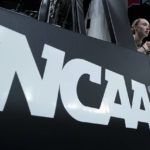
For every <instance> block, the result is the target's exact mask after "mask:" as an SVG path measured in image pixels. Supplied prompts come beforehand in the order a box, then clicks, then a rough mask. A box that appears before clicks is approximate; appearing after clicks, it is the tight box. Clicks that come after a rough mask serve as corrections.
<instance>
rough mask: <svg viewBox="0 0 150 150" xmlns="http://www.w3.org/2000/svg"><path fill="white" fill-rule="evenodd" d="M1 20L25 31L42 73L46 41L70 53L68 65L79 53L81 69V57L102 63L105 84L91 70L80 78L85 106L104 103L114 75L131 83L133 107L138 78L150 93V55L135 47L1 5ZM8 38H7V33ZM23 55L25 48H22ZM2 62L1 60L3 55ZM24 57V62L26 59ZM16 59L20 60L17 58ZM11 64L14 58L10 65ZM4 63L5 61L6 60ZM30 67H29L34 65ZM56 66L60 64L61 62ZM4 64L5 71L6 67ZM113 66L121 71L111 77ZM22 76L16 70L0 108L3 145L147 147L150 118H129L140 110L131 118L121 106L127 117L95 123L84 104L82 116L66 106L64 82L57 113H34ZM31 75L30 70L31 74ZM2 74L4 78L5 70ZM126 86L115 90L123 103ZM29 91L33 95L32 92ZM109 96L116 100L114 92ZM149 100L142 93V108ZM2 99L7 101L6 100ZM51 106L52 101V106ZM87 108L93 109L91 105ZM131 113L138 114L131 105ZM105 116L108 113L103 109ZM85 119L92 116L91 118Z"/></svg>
mask: <svg viewBox="0 0 150 150" xmlns="http://www.w3.org/2000/svg"><path fill="white" fill-rule="evenodd" d="M0 25H1V26H0V30H1V29H2V28H4V29H6V30H7V31H10V33H11V32H13V31H15V33H14V34H21V35H25V36H26V39H27V42H28V44H29V47H30V50H31V53H32V54H33V58H34V60H35V62H36V65H37V69H38V70H39V74H40V76H41V77H43V78H44V74H45V72H44V70H45V66H46V64H47V61H46V59H43V58H42V52H43V47H44V45H45V44H46V45H49V46H52V47H54V48H56V49H59V50H61V52H62V51H63V52H64V53H65V56H64V62H63V67H65V66H66V64H68V62H69V61H71V60H75V59H78V60H79V62H81V64H80V65H78V69H79V70H80V67H81V66H82V62H83V63H84V64H85V66H86V64H89V63H90V64H92V65H96V66H97V67H98V66H99V67H101V75H99V76H101V78H100V80H101V83H100V84H97V83H94V82H91V81H90V79H89V77H90V75H88V74H83V75H82V76H81V77H80V79H79V81H78V83H77V95H78V98H79V100H80V102H81V106H84V107H83V108H87V107H90V108H95V109H98V108H99V107H100V106H101V104H102V99H103V97H104V95H105V94H106V90H108V85H110V83H111V82H112V83H113V81H114V78H115V79H116V80H118V78H119V77H120V79H121V81H124V84H123V85H124V86H125V87H126V88H125V89H124V92H127V93H128V95H129V101H130V105H131V106H132V107H131V108H133V107H134V106H133V105H134V104H135V103H136V102H135V103H134V102H133V98H134V96H135V93H137V92H136V91H135V89H136V87H135V88H134V87H133V80H134V81H136V83H138V84H139V85H141V84H142V85H144V86H145V89H146V92H147V94H148V97H149V93H148V90H147V87H148V86H149V85H150V78H149V77H150V66H149V64H150V60H149V57H148V56H145V55H143V54H140V53H137V52H134V51H131V50H130V49H126V48H123V47H118V46H116V45H114V44H111V43H108V42H104V41H100V40H96V39H94V38H90V37H86V36H83V35H80V34H76V33H73V32H70V31H67V30H64V29H61V28H59V27H55V26H51V25H48V24H45V23H41V22H38V21H37V20H33V19H32V18H28V17H25V16H21V15H18V14H15V13H12V12H8V11H5V10H2V9H1V10H0ZM8 33H9V32H7V35H5V36H6V37H8V39H10V38H9V36H10V35H9V34H8ZM1 34H2V32H1ZM2 37H3V36H1V38H0V40H2ZM14 38H15V37H14ZM5 39H6V40H7V38H5ZM0 42H1V41H0ZM7 42H8V45H12V47H13V46H14V44H16V43H9V42H10V41H9V40H8V41H7ZM19 42H20V40H19V41H18V45H19ZM1 44H2V42H1ZM22 47H24V45H22ZM20 50H21V49H20ZM6 51H7V49H6ZM12 51H14V55H15V56H16V60H18V57H20V55H21V54H20V53H18V55H17V54H16V50H15V49H12ZM4 52H5V51H4V50H2V51H0V53H1V54H0V55H1V56H3V53H4ZM18 52H19V51H18ZM11 55H12V52H11V51H10V53H8V54H7V56H8V57H6V56H5V59H6V60H7V61H8V62H10V61H9V59H11V57H14V56H11ZM22 55H24V54H23V53H22ZM5 59H4V60H5ZM20 61H21V60H20ZM28 61H29V60H26V62H24V63H28ZM0 63H1V64H2V62H1V60H0ZM17 63H18V61H17ZM20 63H22V61H21V62H20ZM12 64H15V65H17V64H16V61H15V60H14V62H13V63H12ZM12 64H10V66H11V65H12ZM19 65H20V64H19ZM0 66H3V64H2V65H0ZM28 67H29V68H30V66H28ZM53 67H54V68H55V67H57V66H53ZM0 69H1V70H2V71H5V70H4V68H0ZM11 69H13V68H11V67H10V70H11ZM26 69H28V68H23V70H26ZM65 69H66V68H65ZM74 69H76V70H77V72H78V69H77V68H73V67H72V70H74ZM87 72H88V71H87ZM108 72H110V73H112V72H113V74H114V76H115V75H116V77H114V78H112V80H111V79H109V80H108V79H107V77H106V76H109V74H108ZM33 73H34V72H33ZM10 75H11V74H6V76H7V77H9V76H10ZM49 75H51V74H49ZM21 76H22V75H20V74H19V73H18V72H17V71H16V74H15V75H14V78H13V81H12V84H11V88H10V91H9V94H8V98H7V102H6V104H5V106H4V109H3V110H2V111H1V112H0V135H1V136H0V146H1V149H29V148H32V149H58V148H61V149H118V150H120V149H123V148H125V149H137V148H140V149H144V150H146V149H147V150H148V149H149V148H150V146H149V142H150V131H149V126H148V121H149V120H147V121H145V122H144V121H143V122H142V121H141V122H140V119H139V123H138V126H137V127H135V128H132V127H131V125H130V123H132V118H133V120H134V118H135V117H137V118H138V114H134V115H135V117H134V115H133V117H132V118H130V119H131V120H130V121H129V120H128V119H127V118H128V117H129V114H126V113H127V112H126V111H125V110H124V109H122V111H121V109H120V114H122V117H117V115H116V114H111V115H110V116H111V117H110V120H109V123H108V125H107V124H104V123H95V122H96V121H97V120H96V119H95V120H94V119H93V120H94V121H93V123H92V121H89V122H88V121H84V117H82V116H81V115H82V114H80V111H81V110H80V111H79V113H77V114H78V116H77V117H79V118H81V120H77V119H75V117H74V114H73V113H70V112H68V110H66V108H67V106H66V105H65V103H64V101H65V99H64V97H63V92H64V91H65V90H67V89H63V87H65V86H61V85H60V88H59V92H58V98H57V103H56V110H55V113H54V117H42V115H41V117H40V115H39V116H36V115H31V110H30V109H29V103H30V102H29V101H27V97H26V96H25V90H24V88H23V87H25V85H24V84H25V83H24V82H23V81H22V79H21ZM26 76H28V74H26ZM61 76H62V75H61ZM61 76H60V77H61ZM73 77H74V76H73V74H72V73H70V74H69V78H68V80H67V81H66V84H68V85H69V83H71V82H72V78H73ZM0 78H2V76H1V75H0ZM3 78H4V79H3V82H2V83H0V84H1V85H2V84H4V86H5V82H4V81H5V77H3ZM6 79H7V78H6ZM1 81H2V79H1ZM6 82H7V81H6ZM62 82H63V81H62ZM134 83H135V82H134ZM61 84H62V83H61ZM119 84H120V80H118V82H116V84H115V85H113V84H112V87H114V88H115V87H117V86H118V85H119ZM63 85H64V83H63ZM31 86H32V85H31ZM133 89H134V90H133ZM143 89H144V88H143ZM46 90H47V89H46ZM62 91H63V92H62ZM112 91H113V90H112ZM0 92H1V89H0ZM69 92H70V91H68V92H66V93H68V94H69ZM121 92H122V91H121V90H120V89H119V87H118V93H116V98H115V101H114V103H116V104H118V105H120V106H121V105H123V103H122V102H123V101H122V99H124V98H123V97H121V95H122V94H121ZM141 93H142V91H141ZM2 94H3V93H0V95H2ZM30 94H31V96H32V92H31V93H30ZM40 94H42V89H41V93H40V92H39V93H37V95H40ZM110 94H111V93H110ZM69 96H70V95H69ZM72 98H73V97H72ZM47 99H48V100H49V101H51V97H48V98H47ZM0 100H1V101H2V100H3V97H1V98H0ZM34 100H36V99H34ZM70 100H71V97H70ZM41 101H43V102H44V99H41ZM73 101H74V100H73ZM110 101H112V100H111V98H110ZM145 104H146V102H145V103H144V98H143V101H142V100H141V108H139V110H142V111H146V110H147V111H148V107H147V106H146V105H145ZM0 105H2V104H1V102H0ZM68 107H69V106H68ZM51 108H52V106H51V107H50V109H51ZM74 108H75V107H72V109H74ZM131 108H130V109H131ZM114 109H115V108H114ZM88 110H92V109H89V108H88ZM131 110H132V109H131ZM40 111H41V110H40V107H39V112H40ZM76 111H78V109H76V110H75V113H76ZM124 111H125V112H124ZM83 112H84V110H83ZM112 112H113V109H112ZM137 112H138V111H137ZM108 113H109V111H108ZM95 114H96V113H91V115H93V118H94V117H95ZM124 114H125V115H124ZM130 114H131V115H132V114H133V113H132V111H131V113H130ZM85 115H86V114H85ZM104 115H105V114H104ZM123 116H124V117H123ZM125 116H126V119H125ZM86 117H87V116H86ZM90 117H91V116H89V118H90ZM100 117H103V116H102V114H101V115H100ZM91 118H92V117H91ZM139 118H140V116H139ZM82 119H83V120H82ZM86 119H87V120H88V118H86ZM125 120H126V121H127V122H128V121H129V122H128V127H126V125H125ZM137 120H138V119H137ZM145 120H146V119H145Z"/></svg>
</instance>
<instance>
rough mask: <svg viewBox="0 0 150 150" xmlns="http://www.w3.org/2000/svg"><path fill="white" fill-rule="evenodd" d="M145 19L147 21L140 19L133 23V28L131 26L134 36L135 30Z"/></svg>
mask: <svg viewBox="0 0 150 150" xmlns="http://www.w3.org/2000/svg"><path fill="white" fill-rule="evenodd" d="M142 19H144V20H147V19H145V18H138V19H135V20H134V21H133V23H132V26H131V31H132V34H135V29H136V27H137V25H138V24H139V22H140V21H141V20H142Z"/></svg>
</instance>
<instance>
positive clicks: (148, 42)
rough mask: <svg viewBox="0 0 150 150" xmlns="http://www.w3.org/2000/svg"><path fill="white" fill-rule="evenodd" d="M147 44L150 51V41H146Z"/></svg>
mask: <svg viewBox="0 0 150 150" xmlns="http://www.w3.org/2000/svg"><path fill="white" fill-rule="evenodd" d="M145 44H146V45H147V47H148V49H149V51H150V41H146V42H145Z"/></svg>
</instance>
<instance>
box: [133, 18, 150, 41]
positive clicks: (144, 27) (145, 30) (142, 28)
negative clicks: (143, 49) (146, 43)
mask: <svg viewBox="0 0 150 150" xmlns="http://www.w3.org/2000/svg"><path fill="white" fill-rule="evenodd" d="M135 31H136V32H137V33H138V35H139V36H141V37H143V38H144V37H147V36H148V35H149V32H150V24H149V22H148V21H147V20H146V19H140V21H139V23H138V24H137V26H136V28H135Z"/></svg>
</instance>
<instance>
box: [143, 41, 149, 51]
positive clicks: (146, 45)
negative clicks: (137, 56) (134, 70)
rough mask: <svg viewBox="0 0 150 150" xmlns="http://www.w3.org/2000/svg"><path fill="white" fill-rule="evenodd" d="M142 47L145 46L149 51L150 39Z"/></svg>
mask: <svg viewBox="0 0 150 150" xmlns="http://www.w3.org/2000/svg"><path fill="white" fill-rule="evenodd" d="M142 47H143V48H144V50H145V51H146V52H149V51H150V41H146V42H145V43H144V44H143V46H142Z"/></svg>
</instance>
